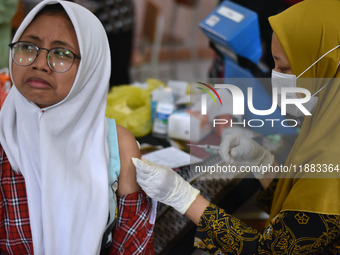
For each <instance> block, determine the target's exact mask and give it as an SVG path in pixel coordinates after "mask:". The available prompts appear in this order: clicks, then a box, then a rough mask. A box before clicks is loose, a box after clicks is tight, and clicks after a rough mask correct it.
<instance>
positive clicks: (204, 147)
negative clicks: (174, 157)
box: [188, 143, 220, 150]
mask: <svg viewBox="0 0 340 255" xmlns="http://www.w3.org/2000/svg"><path fill="white" fill-rule="evenodd" d="M188 146H194V147H198V148H202V149H206V150H220V146H218V145H212V144H192V143H188Z"/></svg>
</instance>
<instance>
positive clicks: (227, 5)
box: [200, 1, 262, 64]
mask: <svg viewBox="0 0 340 255" xmlns="http://www.w3.org/2000/svg"><path fill="white" fill-rule="evenodd" d="M200 28H201V29H202V30H203V32H204V33H205V34H206V36H207V37H208V38H210V39H211V40H212V41H213V42H215V43H218V44H220V45H221V46H223V47H225V48H227V49H230V50H231V51H233V52H235V53H236V54H238V55H240V56H242V57H245V58H247V59H249V60H251V61H252V62H253V63H255V64H258V62H259V60H260V58H261V56H262V48H261V39H260V29H259V23H258V16H257V14H256V12H253V11H251V10H249V9H247V8H245V7H242V6H240V5H238V4H235V3H233V2H230V1H224V2H222V3H221V4H220V5H219V6H218V7H217V8H216V9H215V10H214V11H213V12H212V13H210V14H209V15H208V16H207V17H206V18H205V19H204V20H203V21H202V22H201V23H200Z"/></svg>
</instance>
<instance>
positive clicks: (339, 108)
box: [269, 0, 340, 219]
mask: <svg viewBox="0 0 340 255" xmlns="http://www.w3.org/2000/svg"><path fill="white" fill-rule="evenodd" d="M339 13H340V1H339V0H322V1H320V0H305V1H302V2H300V3H299V4H296V5H294V6H292V7H290V8H288V9H287V10H285V11H284V12H282V13H280V14H278V15H276V16H273V17H270V18H269V22H270V25H271V26H272V28H273V31H274V33H275V34H276V36H277V37H278V39H279V41H280V43H281V46H282V48H283V49H284V51H285V53H286V55H287V58H288V61H289V63H290V65H291V68H292V71H293V73H294V74H295V75H296V76H298V75H299V74H301V73H302V72H303V71H304V70H306V69H307V68H308V67H309V66H310V65H312V64H313V63H314V62H315V61H316V60H317V59H319V58H320V57H321V56H322V55H324V54H325V53H326V52H328V51H329V50H331V49H332V48H334V47H336V46H337V45H339V44H340V22H339V21H340V20H339ZM339 61H340V48H337V49H336V50H334V51H332V52H331V53H329V54H327V55H326V56H325V57H324V58H322V59H321V60H320V61H319V62H318V63H317V64H315V65H314V66H313V67H312V68H310V69H309V70H308V71H307V72H306V73H304V74H303V75H302V76H301V78H340V71H339V68H338V63H339ZM299 80H300V81H302V79H298V80H297V81H298V86H301V87H305V88H307V89H309V90H310V92H311V93H312V94H313V93H314V92H316V91H317V90H318V89H320V88H321V87H322V85H324V82H308V83H304V84H302V83H301V84H299ZM339 83H340V82H339V79H335V80H334V81H332V82H330V83H329V84H328V85H327V86H326V87H325V88H324V89H323V90H322V91H321V92H320V93H319V94H318V95H317V96H318V97H319V100H318V105H317V107H316V110H315V112H314V113H313V115H312V116H311V117H305V119H304V121H303V125H302V127H301V133H300V135H299V137H298V138H297V140H296V142H295V144H294V146H293V148H292V150H291V152H290V154H289V156H288V159H287V161H286V165H290V164H293V165H296V166H299V165H302V164H308V165H311V164H318V163H325V164H328V165H329V164H333V166H335V165H338V166H339V168H340V86H339ZM339 171H340V169H339ZM301 177H302V176H301V175H300V176H299V175H296V176H295V178H292V179H285V178H282V179H280V180H279V183H278V186H277V189H276V191H275V194H274V200H273V205H272V209H271V213H270V219H272V218H273V217H275V215H277V214H278V213H279V212H280V211H287V210H296V211H307V212H314V213H323V214H335V215H340V178H339V173H338V174H337V178H327V179H326V178H323V179H321V178H319V179H315V178H301Z"/></svg>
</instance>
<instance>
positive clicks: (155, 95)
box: [151, 87, 164, 125]
mask: <svg viewBox="0 0 340 255" xmlns="http://www.w3.org/2000/svg"><path fill="white" fill-rule="evenodd" d="M163 90H164V87H159V88H157V89H154V90H153V91H152V93H151V122H152V125H153V123H154V121H155V116H156V110H157V104H158V101H159V100H160V99H161V96H162V94H163Z"/></svg>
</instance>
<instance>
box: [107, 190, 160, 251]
mask: <svg viewBox="0 0 340 255" xmlns="http://www.w3.org/2000/svg"><path fill="white" fill-rule="evenodd" d="M117 198H118V217H117V223H116V226H115V229H114V230H113V244H112V248H111V251H110V254H111V255H113V254H117V255H122V254H129V255H134V254H143V255H151V254H154V242H153V228H154V225H153V224H150V222H149V221H150V215H151V210H152V205H151V200H150V198H148V197H147V196H146V194H145V193H144V191H138V192H135V193H132V194H129V195H125V196H119V195H118V196H117Z"/></svg>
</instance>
